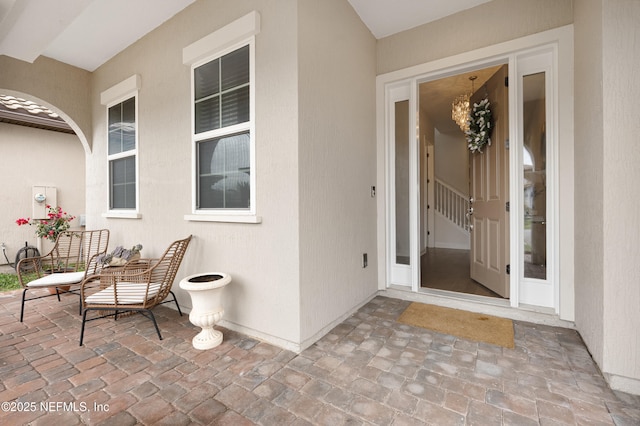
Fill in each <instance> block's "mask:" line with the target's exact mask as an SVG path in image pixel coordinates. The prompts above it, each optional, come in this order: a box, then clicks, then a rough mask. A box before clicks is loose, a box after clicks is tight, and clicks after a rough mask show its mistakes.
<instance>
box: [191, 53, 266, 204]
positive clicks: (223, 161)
mask: <svg viewBox="0 0 640 426" xmlns="http://www.w3.org/2000/svg"><path fill="white" fill-rule="evenodd" d="M251 47H252V46H251V43H247V44H245V45H243V46H241V47H239V48H237V49H234V50H232V51H230V52H227V53H225V54H222V55H220V56H218V57H213V58H209V59H208V60H207V61H206V62H204V63H202V64H200V65H197V66H194V67H193V72H192V77H193V86H192V87H193V120H194V121H193V141H194V144H195V157H196V158H195V162H196V164H195V166H196V167H195V173H196V179H195V181H196V185H195V186H196V188H195V192H196V194H195V202H196V210H197V211H203V210H208V211H215V210H224V211H225V213H228V212H229V211H239V212H248V211H251V209H252V205H251V199H252V196H251V195H252V190H253V188H252V171H253V164H252V163H253V161H252V157H253V155H252V151H253V135H252V133H251V128H252V122H251V116H252V114H251V108H252V99H251V98H252V96H251V93H252V91H251V59H252V55H251V53H252V49H251Z"/></svg>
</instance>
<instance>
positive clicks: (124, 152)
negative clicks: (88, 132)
mask: <svg viewBox="0 0 640 426" xmlns="http://www.w3.org/2000/svg"><path fill="white" fill-rule="evenodd" d="M108 134H109V137H108V152H107V160H108V162H109V209H110V210H136V209H137V205H138V203H137V186H138V185H137V180H138V174H137V171H136V163H137V161H136V157H137V152H138V144H137V121H136V96H132V97H130V98H128V99H126V100H123V101H122V102H118V103H116V104H113V105H111V106H109V107H108Z"/></svg>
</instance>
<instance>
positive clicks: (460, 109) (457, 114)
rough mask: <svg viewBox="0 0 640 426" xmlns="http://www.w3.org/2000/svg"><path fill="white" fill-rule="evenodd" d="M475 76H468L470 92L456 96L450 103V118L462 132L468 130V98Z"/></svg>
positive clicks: (469, 109) (471, 93) (469, 106)
mask: <svg viewBox="0 0 640 426" xmlns="http://www.w3.org/2000/svg"><path fill="white" fill-rule="evenodd" d="M476 78H478V77H477V76H475V75H472V76H471V77H469V80H471V92H469V93H464V94H462V95H459V96H457V97H456V98H455V99H454V100H453V103H452V104H451V119H452V120H453V121H455V122H456V124H458V126H460V130H462V131H463V132H466V131H467V130H469V113H470V112H471V105H470V103H469V99H470V98H471V95H473V91H474V90H473V81H474V80H475V79H476Z"/></svg>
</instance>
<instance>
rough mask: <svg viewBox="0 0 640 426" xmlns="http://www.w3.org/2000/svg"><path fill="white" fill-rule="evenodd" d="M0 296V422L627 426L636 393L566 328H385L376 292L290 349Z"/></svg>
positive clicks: (639, 401)
mask: <svg viewBox="0 0 640 426" xmlns="http://www.w3.org/2000/svg"><path fill="white" fill-rule="evenodd" d="M19 295H20V292H19V291H18V292H11V293H4V294H0V378H1V384H0V402H2V403H3V404H2V410H1V411H0V424H3V425H5V424H6V425H20V424H36V425H39V424H42V425H51V424H58V425H73V424H91V425H98V424H99V425H118V426H122V425H135V424H143V425H159V424H167V425H187V424H216V425H250V424H261V425H331V426H333V425H370V424H374V425H416V424H418V425H419V424H433V425H463V424H468V425H537V424H542V425H558V424H570V425H572V424H579V425H611V424H618V425H640V397H638V396H633V395H628V394H624V393H620V392H613V391H612V390H611V389H610V388H609V387H608V386H607V384H606V382H605V380H604V379H603V377H602V374H601V373H600V372H599V370H598V368H597V367H596V365H595V363H594V362H593V360H592V359H591V357H590V355H589V353H588V351H587V349H586V347H585V345H584V344H583V342H582V340H581V339H580V336H579V335H578V333H577V332H576V331H574V330H569V329H563V328H555V327H548V326H540V325H534V324H530V323H523V322H515V323H514V326H515V342H516V347H515V349H505V348H501V347H497V346H493V345H489V344H483V343H476V342H473V341H470V340H465V339H460V338H456V337H453V336H449V335H443V334H439V333H436V332H433V331H429V330H425V329H421V328H415V327H411V326H407V325H403V324H400V323H398V322H396V318H397V317H398V316H399V315H400V313H401V312H402V311H403V310H404V309H405V308H406V307H407V306H408V304H409V302H407V301H403V300H397V299H390V298H385V297H376V298H374V299H373V300H372V301H370V302H369V303H368V304H366V305H365V306H364V307H362V308H361V309H360V310H359V311H358V312H356V313H355V314H354V315H353V316H351V317H350V318H348V319H347V320H346V321H344V322H343V323H341V324H340V325H338V326H337V327H335V328H334V329H333V330H332V331H331V332H329V333H328V334H327V335H325V336H324V337H323V338H322V339H321V340H319V341H318V342H316V344H314V345H313V346H311V347H310V348H309V349H307V350H305V351H303V352H302V353H301V354H295V353H293V352H290V351H287V350H283V349H280V348H278V347H276V346H273V345H270V344H267V343H264V342H261V341H259V340H256V339H253V338H250V337H247V336H244V335H241V334H238V333H236V332H233V331H229V330H226V329H223V332H224V336H225V340H224V342H223V344H222V345H221V346H219V347H217V348H215V349H212V350H208V351H199V350H196V349H193V347H192V346H191V339H192V337H193V336H194V335H195V334H196V332H197V331H198V330H199V329H197V328H196V327H194V326H193V325H192V324H191V323H190V322H189V320H188V316H187V315H185V316H183V317H180V316H179V315H178V313H177V312H176V311H174V310H172V309H169V308H167V307H164V306H161V307H159V308H157V309H156V310H155V312H156V317H157V320H158V324H159V326H160V329H161V331H162V334H163V337H164V339H163V340H159V339H158V337H157V335H156V333H155V330H154V328H153V325H152V323H151V322H150V321H149V320H148V319H146V318H144V317H142V316H141V315H134V316H131V317H126V318H120V319H118V321H114V320H113V319H102V320H98V321H93V322H91V323H89V325H88V328H87V332H86V335H85V345H84V346H83V347H79V346H78V338H79V330H80V323H81V321H80V317H79V316H78V312H77V309H78V305H77V297H76V296H71V295H65V296H63V297H62V302H57V301H56V300H55V298H45V299H40V300H37V301H31V302H27V307H26V312H25V320H24V323H20V322H18V317H19V308H20V301H19Z"/></svg>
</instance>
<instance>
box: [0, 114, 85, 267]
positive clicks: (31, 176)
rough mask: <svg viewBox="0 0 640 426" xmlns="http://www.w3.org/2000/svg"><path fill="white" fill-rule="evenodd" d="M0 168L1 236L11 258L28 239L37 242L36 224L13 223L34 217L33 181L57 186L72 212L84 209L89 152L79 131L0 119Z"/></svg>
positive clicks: (76, 222) (74, 223)
mask: <svg viewBox="0 0 640 426" xmlns="http://www.w3.org/2000/svg"><path fill="white" fill-rule="evenodd" d="M0 171H1V173H0V199H1V200H2V209H0V242H3V243H5V244H6V246H7V250H6V252H7V257H8V258H9V261H10V262H13V261H14V260H15V256H16V253H17V251H18V250H20V248H22V247H23V246H24V243H25V241H26V242H28V243H29V245H32V246H36V247H37V244H38V239H37V238H36V236H35V227H32V226H18V225H16V223H15V221H16V219H18V218H27V217H32V214H31V213H32V204H33V198H32V191H31V189H32V186H34V185H38V186H52V187H56V188H57V204H58V205H59V206H61V207H62V208H63V209H64V210H66V211H67V212H68V213H69V214H71V215H74V216H79V215H81V214H84V213H85V192H84V187H85V184H84V181H85V152H84V149H83V148H82V145H81V144H80V141H79V139H78V137H77V136H75V135H69V134H66V133H60V132H52V131H48V130H41V129H34V128H31V127H24V126H17V125H15V124H7V123H0ZM79 222H80V221H79V218H78V219H75V220H73V221H71V226H72V227H74V228H77V227H79V226H80V225H79ZM45 248H46V247H45ZM4 263H6V260H5V258H4V256H2V255H1V254H0V264H4Z"/></svg>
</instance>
